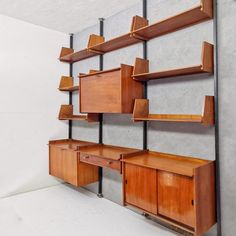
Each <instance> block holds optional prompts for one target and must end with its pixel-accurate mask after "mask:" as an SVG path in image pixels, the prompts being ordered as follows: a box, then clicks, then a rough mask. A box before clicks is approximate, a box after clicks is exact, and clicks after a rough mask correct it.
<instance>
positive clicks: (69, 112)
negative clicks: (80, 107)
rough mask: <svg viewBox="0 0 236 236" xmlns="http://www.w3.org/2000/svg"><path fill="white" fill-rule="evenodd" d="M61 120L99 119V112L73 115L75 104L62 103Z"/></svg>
mask: <svg viewBox="0 0 236 236" xmlns="http://www.w3.org/2000/svg"><path fill="white" fill-rule="evenodd" d="M58 119H59V120H74V121H88V122H97V121H99V114H96V113H88V114H87V115H73V105H61V109H60V113H59V118H58Z"/></svg>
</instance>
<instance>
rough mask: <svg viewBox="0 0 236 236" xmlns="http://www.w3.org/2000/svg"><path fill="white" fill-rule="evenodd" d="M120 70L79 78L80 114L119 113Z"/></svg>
mask: <svg viewBox="0 0 236 236" xmlns="http://www.w3.org/2000/svg"><path fill="white" fill-rule="evenodd" d="M120 83H121V82H120V70H116V71H111V72H107V73H103V74H101V73H97V74H94V75H93V74H92V75H91V76H86V77H80V104H81V106H80V112H91V113H92V112H95V113H105V112H108V113H121V84H120Z"/></svg>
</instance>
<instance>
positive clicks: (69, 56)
mask: <svg viewBox="0 0 236 236" xmlns="http://www.w3.org/2000/svg"><path fill="white" fill-rule="evenodd" d="M101 42H104V37H102V36H99V35H95V34H92V35H90V36H89V42H88V46H87V48H86V49H83V50H80V51H78V52H75V51H74V50H73V49H71V48H65V47H63V48H62V49H61V54H60V57H59V60H60V61H62V62H68V63H73V62H76V61H81V60H84V59H86V58H90V57H94V56H97V55H101V54H103V53H101V52H95V51H91V50H89V48H90V47H92V46H94V45H97V44H99V43H101Z"/></svg>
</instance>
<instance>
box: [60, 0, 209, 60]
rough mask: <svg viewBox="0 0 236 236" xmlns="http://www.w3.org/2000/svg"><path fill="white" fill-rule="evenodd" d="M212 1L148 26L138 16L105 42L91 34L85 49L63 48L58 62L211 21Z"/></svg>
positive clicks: (105, 51) (207, 0)
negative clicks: (126, 27) (75, 50)
mask: <svg viewBox="0 0 236 236" xmlns="http://www.w3.org/2000/svg"><path fill="white" fill-rule="evenodd" d="M212 17H213V4H212V0H201V3H200V4H199V5H198V6H196V7H194V8H191V9H189V10H187V11H184V12H182V13H180V14H177V15H175V16H172V17H169V18H167V19H164V20H161V21H158V22H157V23H155V24H152V25H148V20H146V19H145V18H143V17H140V16H134V17H133V19H132V24H131V29H130V32H129V33H126V34H124V35H121V36H119V37H116V38H113V39H111V40H108V41H105V39H104V37H102V36H99V35H95V34H92V35H90V37H89V42H88V45H87V48H86V49H83V50H81V51H78V52H74V50H73V49H70V48H65V47H63V48H62V50H61V54H60V58H59V59H60V61H63V62H68V63H74V62H77V61H81V60H84V59H86V58H90V57H94V56H97V55H101V54H104V53H107V52H111V51H114V50H117V49H120V48H124V47H127V46H130V45H133V44H136V43H139V42H142V41H144V40H150V39H152V38H155V37H158V36H161V35H164V34H167V33H171V32H174V31H176V30H180V29H182V28H185V27H189V26H191V25H194V24H197V23H200V22H203V21H206V20H209V19H212Z"/></svg>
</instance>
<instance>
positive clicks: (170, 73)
mask: <svg viewBox="0 0 236 236" xmlns="http://www.w3.org/2000/svg"><path fill="white" fill-rule="evenodd" d="M213 50H214V49H213V45H212V44H210V43H208V42H203V44H202V57H201V64H199V65H195V66H187V67H183V68H176V69H170V70H164V71H159V72H149V61H148V60H144V59H141V58H136V61H135V66H134V74H133V78H134V79H135V80H137V81H143V82H145V81H149V80H154V79H164V78H171V77H177V76H184V75H193V74H204V73H213V71H214V55H213V53H214V52H213Z"/></svg>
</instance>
